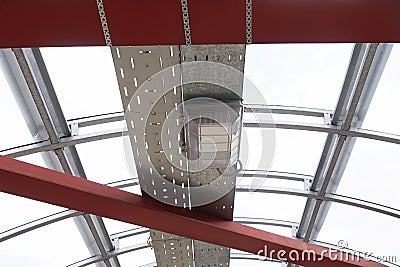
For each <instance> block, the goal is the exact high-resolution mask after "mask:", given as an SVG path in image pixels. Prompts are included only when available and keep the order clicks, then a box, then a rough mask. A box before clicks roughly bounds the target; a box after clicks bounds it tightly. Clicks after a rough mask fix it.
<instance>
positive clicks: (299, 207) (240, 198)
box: [234, 192, 306, 222]
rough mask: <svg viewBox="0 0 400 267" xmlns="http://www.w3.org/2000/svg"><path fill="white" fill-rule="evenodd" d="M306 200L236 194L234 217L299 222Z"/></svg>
mask: <svg viewBox="0 0 400 267" xmlns="http://www.w3.org/2000/svg"><path fill="white" fill-rule="evenodd" d="M305 203H306V198H303V197H298V196H290V195H278V194H269V193H252V192H249V193H245V192H242V193H236V194H235V207H234V217H252V218H266V219H276V220H284V221H290V222H299V221H300V219H301V215H302V213H303V210H304V206H305Z"/></svg>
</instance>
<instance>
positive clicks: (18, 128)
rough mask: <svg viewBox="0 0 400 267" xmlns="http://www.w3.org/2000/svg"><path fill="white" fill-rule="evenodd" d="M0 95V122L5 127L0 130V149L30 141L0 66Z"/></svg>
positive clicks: (26, 127) (30, 138) (27, 130)
mask: <svg viewBox="0 0 400 267" xmlns="http://www.w3.org/2000/svg"><path fill="white" fill-rule="evenodd" d="M0 96H1V97H0V114H2V116H1V120H0V123H1V124H2V125H3V126H4V127H5V128H4V129H7V130H6V131H5V130H3V131H0V150H2V149H6V148H12V147H15V146H20V145H25V144H28V143H32V142H33V138H32V136H31V134H30V132H29V129H28V126H27V125H26V123H25V120H24V117H23V116H22V113H21V111H20V109H19V107H18V105H17V102H16V100H15V98H14V95H13V93H12V92H11V89H10V87H9V85H8V82H7V80H6V77H5V76H4V73H3V71H2V69H1V68H0ZM2 129H3V127H2Z"/></svg>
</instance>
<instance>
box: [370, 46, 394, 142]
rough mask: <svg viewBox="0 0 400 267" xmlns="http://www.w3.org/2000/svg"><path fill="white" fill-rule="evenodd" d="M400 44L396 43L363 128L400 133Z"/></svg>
mask: <svg viewBox="0 0 400 267" xmlns="http://www.w3.org/2000/svg"><path fill="white" fill-rule="evenodd" d="M399 73H400V44H394V45H393V48H392V52H391V53H390V56H389V59H388V62H387V64H386V67H385V70H384V71H383V74H382V77H381V79H380V81H379V83H378V87H377V89H376V92H375V95H374V97H373V98H372V101H371V105H370V107H369V110H368V113H367V116H366V117H365V121H364V124H363V128H365V129H371V130H376V131H381V132H388V133H393V134H399V135H400V123H399V118H398V114H399V101H400V90H399V88H400V75H399Z"/></svg>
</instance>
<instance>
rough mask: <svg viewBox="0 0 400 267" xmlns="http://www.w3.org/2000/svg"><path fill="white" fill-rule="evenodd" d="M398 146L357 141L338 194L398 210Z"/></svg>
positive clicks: (399, 195)
mask: <svg viewBox="0 0 400 267" xmlns="http://www.w3.org/2000/svg"><path fill="white" fill-rule="evenodd" d="M399 159H400V146H399V145H397V144H390V143H385V142H379V141H374V140H368V139H362V138H359V139H357V141H356V143H355V145H354V148H353V152H352V154H351V156H350V160H349V163H348V166H347V168H346V170H345V172H344V174H343V178H342V181H341V182H340V185H339V188H338V191H337V192H338V194H341V195H346V196H352V197H355V198H360V199H363V200H368V201H372V202H375V203H379V204H383V205H387V206H390V207H394V208H397V209H400V194H399V173H400V165H399Z"/></svg>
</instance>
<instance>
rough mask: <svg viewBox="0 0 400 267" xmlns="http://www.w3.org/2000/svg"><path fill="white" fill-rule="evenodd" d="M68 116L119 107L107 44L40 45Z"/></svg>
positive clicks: (120, 105)
mask: <svg viewBox="0 0 400 267" xmlns="http://www.w3.org/2000/svg"><path fill="white" fill-rule="evenodd" d="M40 51H41V52H42V54H43V58H44V61H45V63H46V66H47V69H48V72H49V74H50V78H51V81H52V83H53V86H54V89H55V91H56V93H57V96H58V99H59V101H60V104H61V107H62V109H63V111H64V113H65V117H66V118H67V119H74V118H79V117H84V116H88V115H97V114H104V113H109V112H115V111H122V104H121V98H120V96H119V90H118V83H117V79H116V76H115V71H114V64H113V61H112V57H111V51H110V49H109V48H108V47H56V48H54V47H52V48H41V49H40Z"/></svg>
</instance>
